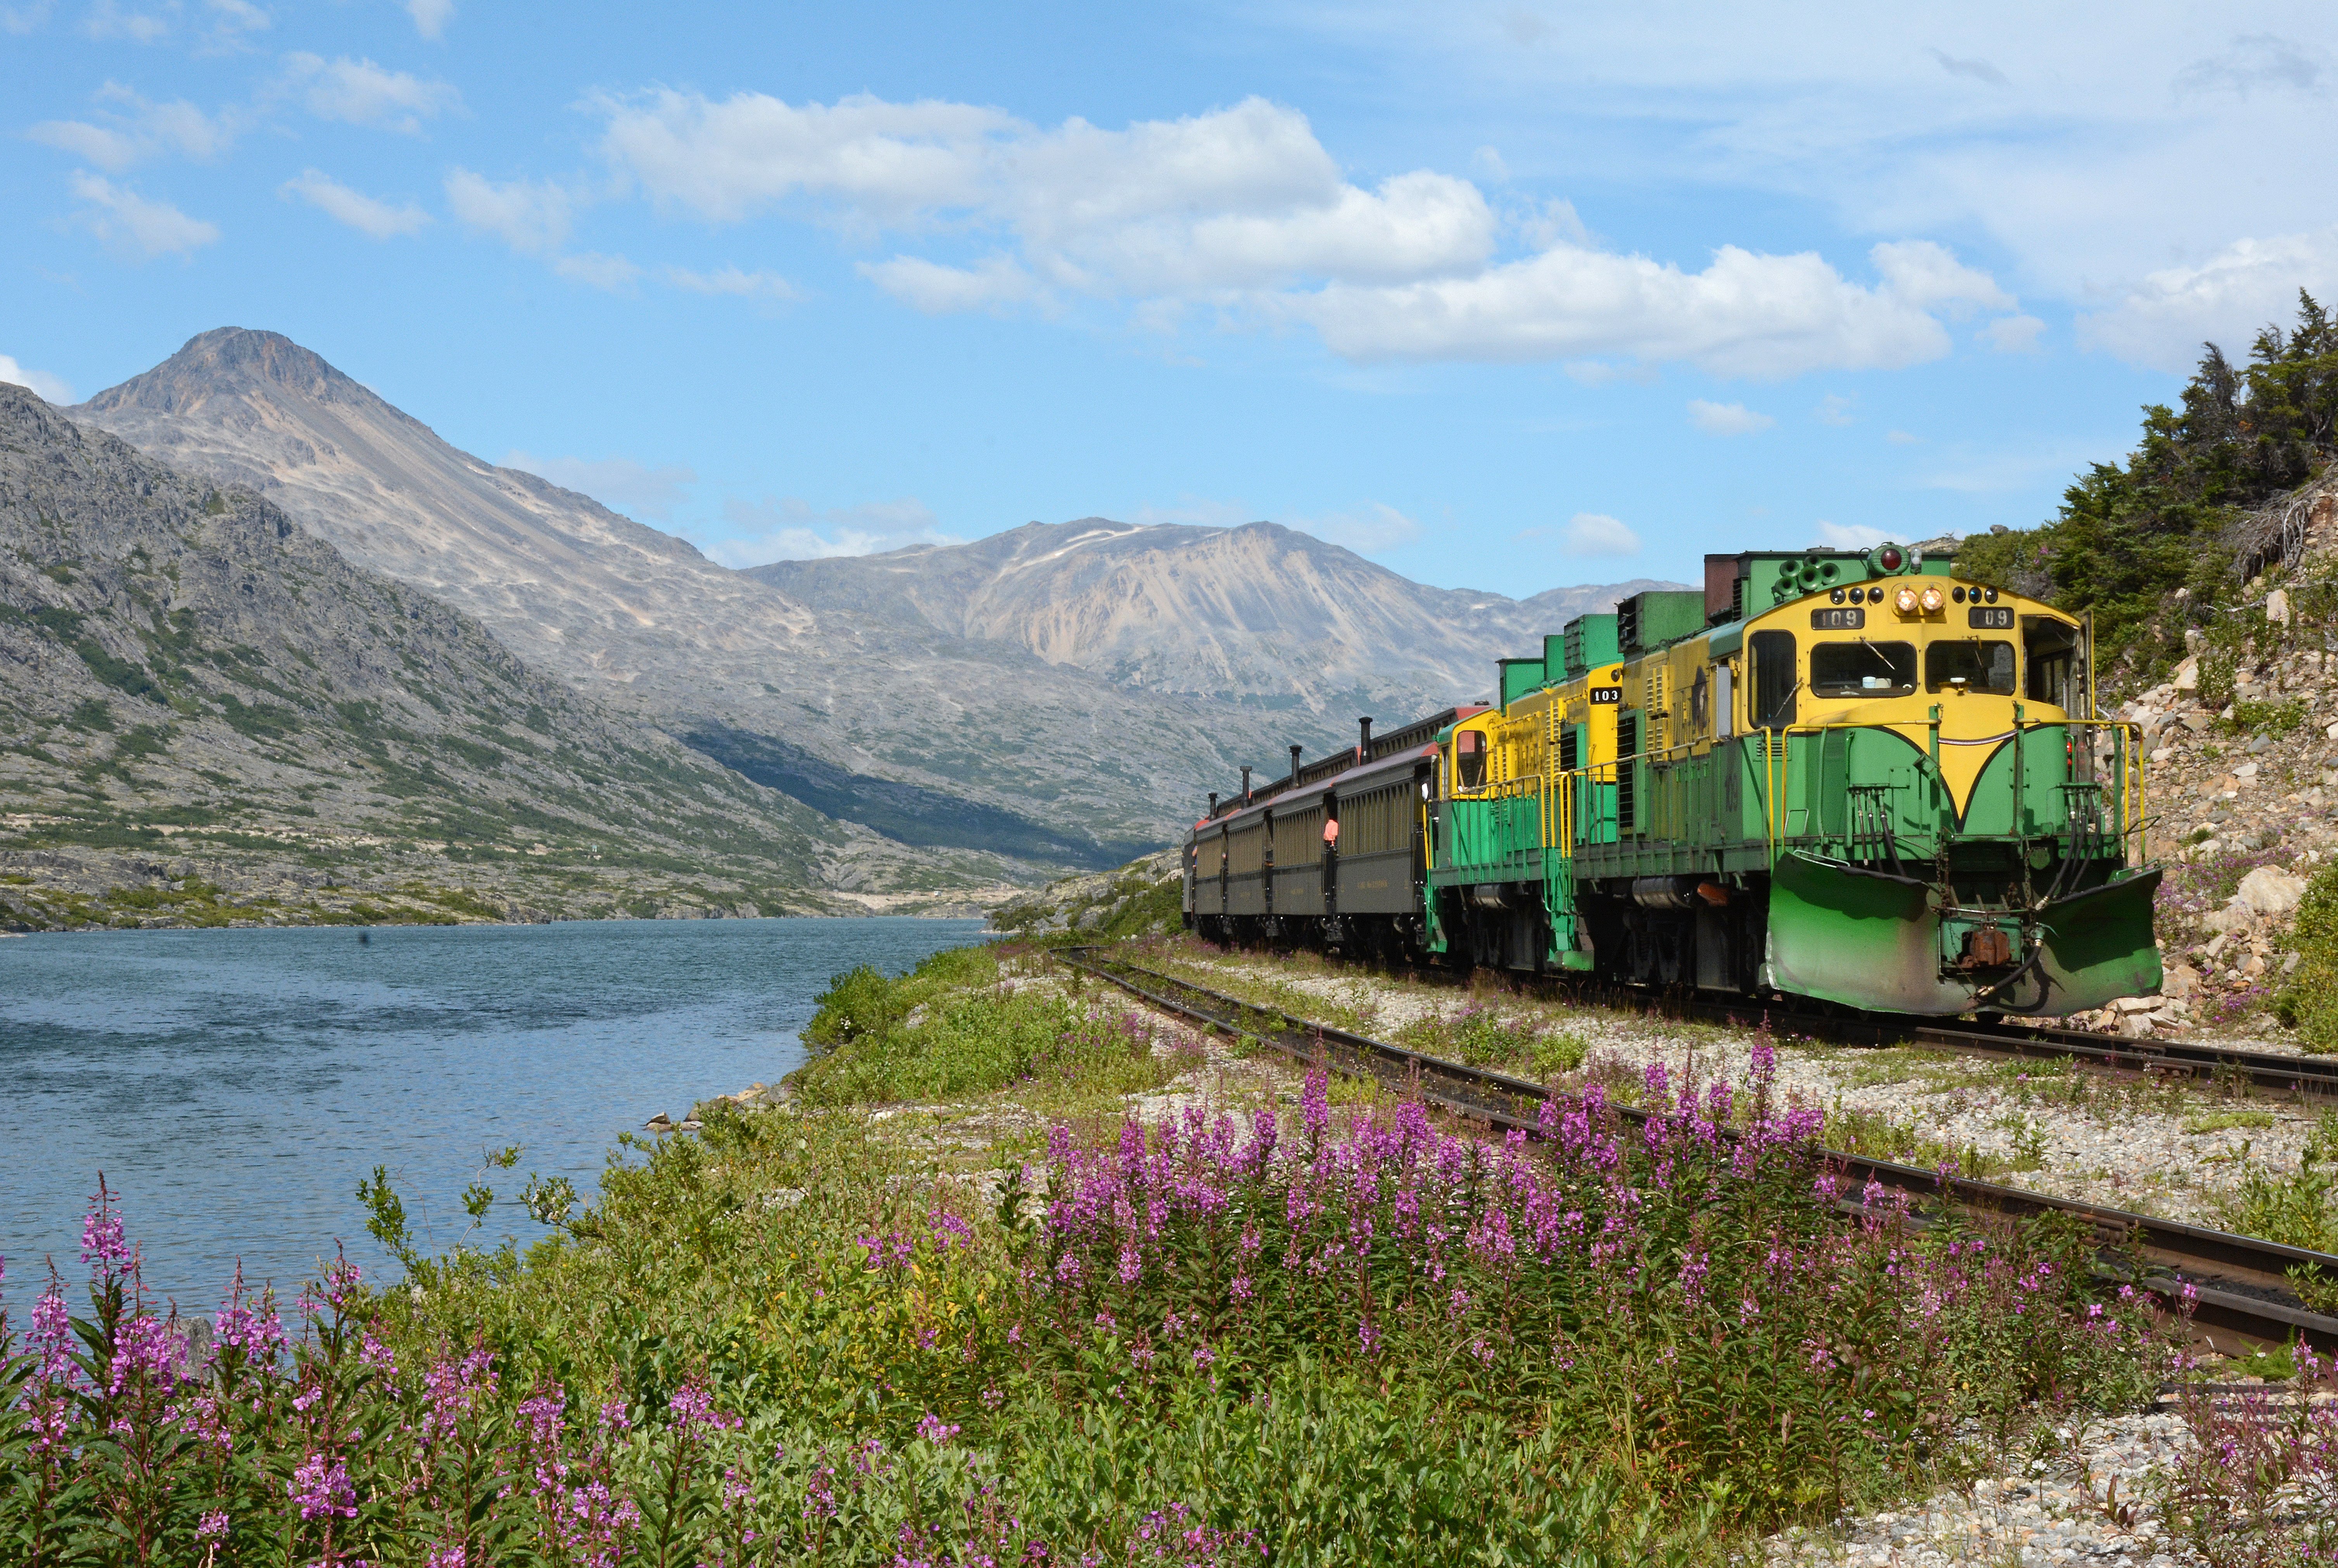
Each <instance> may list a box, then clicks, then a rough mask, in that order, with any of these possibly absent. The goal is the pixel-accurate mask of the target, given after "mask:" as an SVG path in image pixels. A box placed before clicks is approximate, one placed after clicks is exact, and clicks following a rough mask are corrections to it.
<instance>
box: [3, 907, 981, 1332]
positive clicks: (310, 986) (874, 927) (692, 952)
mask: <svg viewBox="0 0 2338 1568" xmlns="http://www.w3.org/2000/svg"><path fill="white" fill-rule="evenodd" d="M981 928H982V923H981V922H980V921H978V920H916V919H906V918H896V919H866V920H814V919H791V920H667V921H654V920H624V921H579V922H574V923H566V924H560V925H553V926H436V927H433V926H390V927H377V928H375V929H373V930H371V931H369V932H366V933H364V934H363V936H364V939H363V940H360V934H359V932H357V931H355V930H350V929H346V928H342V929H315V928H309V929H278V930H252V931H135V932H127V931H125V932H104V933H88V934H70V935H68V934H56V935H44V936H28V937H24V938H21V939H16V940H9V941H0V1083H5V1085H6V1087H7V1092H8V1103H7V1107H6V1112H5V1122H0V1128H5V1136H0V1258H5V1259H6V1264H7V1274H8V1279H7V1286H6V1299H7V1301H8V1302H9V1304H10V1305H11V1306H12V1307H13V1308H15V1314H12V1315H18V1316H20V1315H21V1313H22V1311H23V1309H24V1308H25V1305H26V1303H27V1302H28V1301H29V1299H30V1297H31V1295H32V1294H33V1292H34V1289H36V1279H38V1277H39V1276H40V1275H41V1273H42V1271H43V1259H44V1255H46V1256H49V1257H54V1259H55V1261H56V1265H57V1268H58V1270H59V1271H60V1272H61V1273H63V1274H64V1276H65V1277H66V1279H67V1280H68V1282H69V1283H72V1282H77V1281H78V1280H79V1279H81V1278H82V1277H83V1270H82V1269H81V1261H80V1255H79V1252H78V1250H77V1249H78V1247H79V1244H80V1240H81V1216H82V1214H83V1211H84V1210H85V1208H86V1206H87V1201H88V1197H89V1194H90V1193H91V1192H92V1191H94V1190H95V1187H96V1184H97V1177H98V1172H99V1171H103V1172H104V1174H105V1180H106V1182H107V1184H108V1186H110V1187H112V1188H113V1190H114V1191H117V1192H118V1193H120V1194H121V1198H122V1209H123V1216H124V1219H125V1220H126V1221H127V1223H128V1226H129V1230H130V1236H131V1238H132V1240H135V1241H138V1242H140V1243H141V1244H142V1247H143V1249H144V1258H145V1277H146V1280H147V1283H148V1285H149V1286H150V1287H151V1288H152V1289H155V1290H157V1291H158V1292H161V1293H162V1294H165V1295H168V1296H172V1297H175V1298H176V1299H178V1300H179V1302H180V1303H181V1304H182V1306H185V1307H190V1308H192V1307H208V1306H209V1305H210V1304H211V1303H213V1302H215V1301H216V1299H217V1298H218V1297H219V1295H220V1293H221V1288H222V1287H223V1286H224V1285H225V1283H226V1281H227V1279H228V1275H229V1272H230V1270H231V1269H233V1267H234V1265H235V1262H236V1260H237V1259H239V1258H241V1259H242V1261H243V1268H244V1274H245V1278H246V1279H274V1280H275V1281H276V1282H277V1283H278V1285H279V1286H280V1288H284V1289H287V1290H288V1291H289V1289H290V1287H291V1286H292V1285H294V1284H297V1282H298V1281H300V1279H304V1278H306V1277H307V1276H308V1275H309V1273H310V1272H311V1271H312V1270H313V1269H315V1268H316V1267H317V1259H319V1256H320V1255H322V1256H326V1257H329V1256H330V1255H331V1252H332V1249H333V1243H334V1242H335V1240H340V1241H342V1242H344V1243H346V1244H347V1246H348V1248H349V1255H350V1256H351V1257H352V1258H354V1259H358V1260H359V1262H360V1263H362V1264H364V1265H365V1266H366V1269H367V1273H368V1276H369V1277H371V1276H375V1275H377V1273H378V1269H379V1268H380V1267H381V1265H382V1259H381V1257H380V1253H379V1250H378V1248H377V1247H376V1246H375V1245H374V1242H373V1239H372V1238H371V1237H370V1236H368V1235H367V1234H366V1232H365V1210H364V1208H363V1206H362V1205H361V1204H360V1203H359V1201H357V1198H356V1190H357V1185H358V1182H359V1181H360V1180H361V1179H363V1178H364V1177H366V1176H367V1175H368V1173H370V1172H371V1171H372V1170H373V1168H374V1167H375V1166H376V1165H387V1166H388V1168H389V1171H390V1174H391V1178H392V1180H393V1181H394V1183H395V1184H396V1185H397V1187H398V1191H399V1192H400V1194H401V1195H402V1196H403V1197H404V1199H405V1200H406V1208H407V1219H408V1224H409V1226H411V1227H412V1229H413V1230H415V1232H416V1233H417V1236H420V1237H422V1238H424V1239H425V1240H432V1241H435V1242H436V1243H437V1245H438V1246H441V1247H443V1246H445V1245H446V1244H447V1243H449V1242H451V1241H453V1240H455V1239H456V1238H457V1236H458V1235H460V1234H461V1233H462V1232H463V1230H465V1228H466V1227H467V1226H468V1224H469V1220H468V1217H467V1216H466V1215H465V1214H464V1213H463V1211H462V1209H461V1206H460V1201H459V1195H460V1193H461V1191H462V1190H463V1188H464V1186H465V1185H466V1184H467V1182H469V1181H474V1180H476V1179H479V1171H480V1164H481V1157H482V1155H483V1154H484V1153H485V1152H486V1151H489V1150H492V1149H498V1148H501V1147H503V1146H505V1145H506V1144H512V1143H516V1144H519V1145H521V1147H522V1149H523V1151H524V1152H523V1153H522V1156H521V1159H520V1162H519V1165H518V1166H517V1167H516V1169H514V1170H512V1171H497V1172H495V1173H494V1174H492V1175H491V1176H489V1177H487V1178H486V1180H487V1181H488V1182H489V1184H490V1185H492V1186H494V1187H495V1188H496V1191H497V1192H498V1194H500V1195H502V1196H503V1197H505V1198H506V1200H509V1199H510V1198H512V1197H514V1196H515V1195H516V1193H517V1192H518V1191H519V1188H520V1184H521V1181H523V1180H524V1179H525V1178H526V1175H527V1174H528V1173H529V1172H531V1171H535V1172H540V1173H542V1174H545V1175H547V1176H549V1175H555V1174H558V1175H565V1176H568V1177H570V1178H571V1179H572V1180H574V1181H575V1182H576V1184H577V1187H578V1188H579V1190H580V1191H587V1192H589V1191H591V1190H592V1186H593V1183H594V1179H595V1178H596V1177H597V1176H598V1174H599V1172H600V1171H601V1169H602V1166H603V1163H604V1156H605V1155H606V1153H607V1152H608V1151H609V1150H610V1148H611V1147H612V1146H613V1145H614V1142H615V1141H616V1135H617V1133H618V1132H620V1131H621V1130H624V1129H627V1128H639V1127H640V1126H641V1124H642V1123H643V1122H645V1121H647V1120H648V1119H649V1118H650V1117H651V1116H653V1115H654V1114H655V1113H657V1112H661V1111H663V1112H667V1113H669V1114H670V1115H672V1116H673V1117H674V1118H675V1119H676V1120H680V1119H681V1117H682V1116H683V1113H684V1112H687V1111H688V1110H689V1109H690V1106H691V1103H692V1102H693V1101H695V1100H700V1099H704V1098H707V1097H709V1096H712V1095H715V1094H724V1093H732V1092H734V1091H737V1090H740V1089H743V1088H745V1087H747V1086H748V1085H749V1084H750V1083H758V1082H761V1083H777V1082H779V1080H780V1079H781V1077H782V1076H783V1075H784V1074H786V1073H788V1072H790V1071H791V1070H792V1069H793V1068H795V1067H796V1066H797V1065H798V1064H799V1063H801V1062H802V1060H803V1050H802V1047H801V1044H799V1043H798V1040H797V1034H798V1031H800V1030H801V1028H802V1027H803V1025H804V1024H806V1023H808V1022H810V1018H811V1014H812V999H813V997H815V996H816V995H819V993H820V991H821V990H822V989H824V988H825V986H826V984H827V981H828V977H829V976H830V975H834V974H836V973H838V972H840V971H841V970H844V969H849V968H850V967H851V966H852V965H856V964H863V963H866V964H874V965H877V966H878V967H879V968H881V969H883V970H885V971H887V972H888V973H896V974H897V973H899V972H900V971H902V970H905V969H907V968H909V967H910V966H911V965H914V964H916V963H917V962H918V961H919V959H921V958H924V957H925V956H927V955H928V954H930V953H933V952H936V951H938V950H939V949H941V948H944V947H951V946H959V945H961V944H964V943H967V942H971V941H974V940H976V939H977V937H978V936H979V934H980V931H981ZM506 1234H517V1235H523V1236H528V1235H536V1234H541V1231H540V1230H537V1229H536V1228H535V1226H533V1225H532V1224H530V1223H529V1222H528V1221H527V1220H526V1218H525V1217H524V1216H522V1215H520V1214H519V1213H518V1212H517V1208H516V1204H515V1203H511V1202H508V1201H507V1202H506V1203H505V1204H504V1205H502V1206H500V1207H499V1208H498V1210H497V1211H496V1213H495V1214H494V1215H492V1216H490V1219H489V1221H488V1224H487V1226H486V1229H485V1231H484V1233H483V1236H475V1237H474V1238H473V1240H474V1241H475V1242H476V1241H478V1240H483V1239H484V1240H494V1239H496V1238H499V1237H501V1236H503V1235H506ZM20 1320H21V1317H20Z"/></svg>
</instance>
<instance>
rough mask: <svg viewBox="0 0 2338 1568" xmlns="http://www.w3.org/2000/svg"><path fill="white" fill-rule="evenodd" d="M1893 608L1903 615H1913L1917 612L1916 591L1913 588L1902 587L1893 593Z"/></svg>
mask: <svg viewBox="0 0 2338 1568" xmlns="http://www.w3.org/2000/svg"><path fill="white" fill-rule="evenodd" d="M1891 608H1893V609H1894V610H1897V611H1899V612H1900V613H1901V614H1902V615H1913V614H1914V613H1916V591H1915V590H1914V589H1913V588H1902V589H1901V590H1900V592H1899V593H1894V594H1893V595H1891Z"/></svg>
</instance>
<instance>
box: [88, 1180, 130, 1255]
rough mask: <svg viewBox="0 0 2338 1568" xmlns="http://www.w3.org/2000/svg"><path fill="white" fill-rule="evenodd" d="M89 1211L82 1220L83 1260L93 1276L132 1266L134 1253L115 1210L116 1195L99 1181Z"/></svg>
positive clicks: (119, 1216) (120, 1217)
mask: <svg viewBox="0 0 2338 1568" xmlns="http://www.w3.org/2000/svg"><path fill="white" fill-rule="evenodd" d="M133 1257H134V1253H133V1250H132V1249H131V1246H130V1244H129V1242H127V1241H126V1240H123V1233H122V1216H121V1215H119V1214H117V1213H115V1212H114V1211H113V1194H112V1193H110V1192H108V1191H106V1190H105V1183H104V1182H103V1181H100V1182H99V1183H98V1184H97V1192H96V1194H95V1195H94V1196H93V1197H92V1198H91V1199H90V1210H89V1215H88V1217H87V1218H86V1219H84V1220H82V1222H81V1260H82V1261H83V1263H86V1264H87V1265H89V1269H90V1277H91V1278H92V1279H103V1278H106V1277H108V1276H111V1275H115V1274H119V1273H121V1272H122V1271H123V1269H127V1268H129V1267H130V1264H131V1261H132V1259H133Z"/></svg>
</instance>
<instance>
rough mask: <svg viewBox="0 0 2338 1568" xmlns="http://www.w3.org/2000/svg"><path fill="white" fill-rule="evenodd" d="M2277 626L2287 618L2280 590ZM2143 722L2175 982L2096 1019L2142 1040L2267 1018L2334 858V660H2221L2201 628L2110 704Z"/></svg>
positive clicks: (2164, 924)
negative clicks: (2145, 680) (2312, 892)
mask: <svg viewBox="0 0 2338 1568" xmlns="http://www.w3.org/2000/svg"><path fill="white" fill-rule="evenodd" d="M2263 610H2264V613H2265V615H2266V616H2267V618H2268V630H2269V631H2273V630H2275V629H2278V628H2280V627H2282V626H2284V625H2286V623H2287V619H2288V616H2289V608H2288V604H2287V603H2286V600H2285V598H2284V595H2282V594H2281V593H2278V592H2276V593H2274V594H2272V595H2270V596H2269V597H2268V599H2267V601H2266V602H2265V603H2264V606H2263ZM2112 716H2113V717H2116V718H2118V719H2121V720H2127V721H2128V722H2130V723H2133V724H2135V725H2137V726H2138V728H2139V729H2140V730H2141V733H2142V738H2143V746H2144V748H2145V754H2146V809H2147V813H2148V827H2147V838H2148V844H2149V852H2150V855H2151V858H2153V859H2155V860H2158V861H2160V862H2162V863H2163V864H2165V865H2166V867H2167V868H2168V873H2167V880H2166V884H2165V885H2164V887H2163V888H2162V891H2161V894H2160V899H2159V937H2160V946H2161V949H2162V951H2163V953H2164V955H2165V958H2166V975H2167V978H2166V984H2165V985H2164V986H2163V987H2162V995H2161V997H2160V998H2158V999H2156V1001H2152V1000H2149V999H2132V1000H2130V1001H2128V1002H2127V1003H2124V1004H2122V1005H2120V1006H2119V1007H2117V1008H2114V1009H2110V1010H2108V1011H2107V1013H2105V1014H2095V1015H2091V1016H2090V1017H2087V1021H2088V1022H2092V1023H2095V1024H2097V1025H2099V1026H2106V1027H2117V1028H2119V1029H2121V1030H2123V1031H2124V1032H2126V1033H2129V1034H2145V1033H2148V1032H2150V1031H2151V1030H2153V1029H2159V1030H2163V1031H2170V1032H2173V1031H2176V1030H2181V1029H2190V1028H2197V1027H2215V1026H2218V1025H2245V1026H2248V1027H2251V1028H2271V1027H2274V1025H2273V1024H2272V1022H2271V1020H2270V1018H2269V1017H2266V1016H2264V1010H2265V1008H2266V1007H2267V1006H2268V1005H2269V1004H2270V1002H2271V1000H2272V998H2273V996H2274V994H2275V993H2276V992H2277V990H2278V988H2279V986H2280V984H2281V981H2282V977H2283V976H2284V975H2286V974H2287V973H2289V972H2290V971H2291V970H2293V969H2294V968H2295V966H2296V965H2297V962H2298V956H2297V954H2296V952H2295V951H2294V948H2293V946H2292V944H2291V940H2290V936H2291V930H2292V927H2293V925H2294V916H2295V913H2296V909H2297V905H2298V900H2299V898H2300V897H2302V896H2303V895H2304V891H2305V886H2306V881H2307V879H2308V878H2309V877H2312V876H2313V873H2314V872H2315V870H2317V869H2318V868H2319V867H2323V866H2325V865H2327V864H2329V863H2330V861H2331V859H2332V858H2333V855H2338V654H2332V653H2325V652H2321V651H2319V650H2315V649H2310V648H2297V647H2286V648H2283V649H2280V650H2279V651H2276V652H2267V653H2264V654H2263V655H2260V656H2258V657H2255V658H2253V659H2252V658H2246V657H2243V658H2238V659H2235V658H2234V657H2233V656H2231V655H2220V654H2219V653H2218V652H2216V651H2215V650H2213V649H2211V648H2209V647H2208V646H2207V645H2206V643H2205V642H2204V641H2202V640H2200V639H2199V638H2198V636H2197V634H2195V644H2194V652H2193V654H2192V656H2191V657H2189V658H2186V660H2185V661H2184V662H2182V663H2181V664H2179V665H2178V666H2177V667H2176V671H2175V672H2174V674H2173V675H2172V677H2171V678H2170V679H2169V680H2167V681H2165V682H2163V683H2162V684H2160V685H2157V686H2155V687H2153V688H2151V689H2150V690H2149V691H2145V692H2144V693H2142V694H2141V695H2140V696H2138V697H2137V698H2135V699H2134V700H2133V701H2128V702H2127V703H2125V704H2123V705H2121V706H2120V707H2119V708H2117V709H2116V710H2114V711H2113V714H2112Z"/></svg>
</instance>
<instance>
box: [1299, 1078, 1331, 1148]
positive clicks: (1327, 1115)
mask: <svg viewBox="0 0 2338 1568" xmlns="http://www.w3.org/2000/svg"><path fill="white" fill-rule="evenodd" d="M1299 1118H1300V1121H1301V1122H1302V1123H1303V1124H1304V1125H1305V1127H1306V1129H1307V1131H1308V1133H1309V1135H1310V1136H1314V1137H1320V1136H1321V1134H1322V1132H1323V1131H1324V1130H1325V1129H1326V1128H1328V1127H1330V1126H1331V1079H1330V1077H1329V1075H1328V1074H1326V1073H1324V1071H1323V1069H1322V1068H1321V1067H1311V1068H1309V1069H1308V1070H1307V1084H1306V1087H1305V1088H1304V1089H1302V1091H1301V1092H1300V1095H1299Z"/></svg>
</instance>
